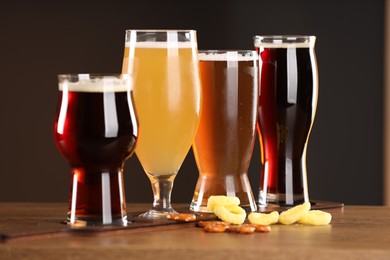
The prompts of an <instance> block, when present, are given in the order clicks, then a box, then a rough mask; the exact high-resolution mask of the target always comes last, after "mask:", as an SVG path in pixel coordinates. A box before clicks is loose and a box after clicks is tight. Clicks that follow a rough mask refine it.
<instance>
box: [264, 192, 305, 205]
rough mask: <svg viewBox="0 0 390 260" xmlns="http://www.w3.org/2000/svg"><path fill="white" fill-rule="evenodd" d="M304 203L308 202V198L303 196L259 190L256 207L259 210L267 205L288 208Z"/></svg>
mask: <svg viewBox="0 0 390 260" xmlns="http://www.w3.org/2000/svg"><path fill="white" fill-rule="evenodd" d="M306 201H309V198H308V196H307V195H304V194H285V193H269V192H268V193H266V192H264V191H262V190H260V191H259V199H258V201H257V206H258V207H259V208H263V207H266V206H268V205H278V206H283V207H285V206H287V207H289V206H296V205H300V204H302V203H304V202H306Z"/></svg>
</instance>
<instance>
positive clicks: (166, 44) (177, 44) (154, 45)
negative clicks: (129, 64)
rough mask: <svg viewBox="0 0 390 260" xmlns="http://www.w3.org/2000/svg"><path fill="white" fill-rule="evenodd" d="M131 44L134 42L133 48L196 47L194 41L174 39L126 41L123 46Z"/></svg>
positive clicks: (127, 46)
mask: <svg viewBox="0 0 390 260" xmlns="http://www.w3.org/2000/svg"><path fill="white" fill-rule="evenodd" d="M132 44H134V47H135V48H150V49H165V48H167V47H168V48H183V49H186V48H193V47H197V44H196V42H176V41H168V42H134V43H132V42H126V43H125V47H126V48H129V47H130V46H131V45H132Z"/></svg>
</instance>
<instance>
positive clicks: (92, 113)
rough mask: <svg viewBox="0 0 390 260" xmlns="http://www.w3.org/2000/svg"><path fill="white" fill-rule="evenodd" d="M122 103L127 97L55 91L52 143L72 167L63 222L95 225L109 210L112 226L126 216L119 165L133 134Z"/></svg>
mask: <svg viewBox="0 0 390 260" xmlns="http://www.w3.org/2000/svg"><path fill="white" fill-rule="evenodd" d="M128 98H129V96H128V93H127V92H110V93H94V92H72V91H64V92H63V91H60V95H59V103H58V104H59V105H58V109H57V113H56V119H55V124H54V140H55V143H56V145H57V148H58V150H59V151H60V152H61V153H62V155H63V156H64V157H65V159H66V160H67V161H68V162H69V164H70V165H71V167H72V184H71V193H70V194H71V197H70V200H69V213H68V218H70V217H71V215H72V214H73V218H75V219H76V220H81V221H82V220H88V221H91V220H92V221H96V222H101V221H102V220H101V218H102V215H103V213H104V212H103V211H104V210H109V211H110V212H109V213H107V212H106V215H107V214H108V215H111V217H112V221H113V222H115V219H118V220H121V219H122V216H123V214H126V201H125V198H124V197H121V194H122V196H123V194H124V193H121V191H123V186H122V185H123V162H124V160H126V159H127V158H128V157H130V155H131V154H132V152H133V149H134V147H135V142H136V132H137V131H136V128H137V126H136V125H134V122H135V121H134V119H132V115H131V111H130V109H129V104H128V102H129V101H128ZM107 200H108V201H107ZM104 203H106V205H110V209H104V208H103V204H104ZM107 224H109V223H107Z"/></svg>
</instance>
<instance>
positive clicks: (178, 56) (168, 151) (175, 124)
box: [122, 30, 201, 218]
mask: <svg viewBox="0 0 390 260" xmlns="http://www.w3.org/2000/svg"><path fill="white" fill-rule="evenodd" d="M198 66H199V64H198V50H197V41H196V32H195V31H192V30H179V31H174V30H166V31H164V30H157V31H156V30H127V31H126V43H125V53H124V59H123V68H122V71H123V73H128V74H130V75H131V76H132V85H133V88H134V102H135V106H136V110H137V116H138V119H139V124H140V128H139V138H138V141H137V148H136V151H135V152H136V154H137V157H138V159H139V160H140V162H141V164H142V166H143V168H144V170H145V172H146V175H147V176H148V178H149V179H150V181H151V184H152V189H153V194H154V202H153V206H152V208H151V209H150V210H149V211H148V212H146V213H145V214H143V215H142V216H143V217H146V218H159V217H165V215H166V214H168V213H173V212H175V211H174V209H173V208H172V206H171V191H172V187H173V182H174V179H175V176H176V174H177V172H178V171H179V168H180V166H181V165H182V163H183V161H184V158H185V157H186V155H187V153H188V151H189V149H190V148H191V144H192V142H193V139H194V136H195V133H196V130H197V128H198V124H199V113H200V104H201V103H200V101H201V96H200V80H199V68H198Z"/></svg>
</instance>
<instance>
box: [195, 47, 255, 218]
mask: <svg viewBox="0 0 390 260" xmlns="http://www.w3.org/2000/svg"><path fill="white" fill-rule="evenodd" d="M199 64H200V72H201V83H202V94H203V99H202V112H201V117H200V125H199V129H198V132H197V134H196V138H195V142H194V144H193V149H194V154H195V158H196V163H197V165H198V169H199V178H198V182H197V185H196V189H195V192H194V196H193V200H192V203H191V206H190V209H191V210H193V211H202V212H206V211H207V210H208V209H207V200H208V198H209V197H210V196H211V195H227V196H236V197H238V198H239V199H240V201H241V206H242V207H244V208H246V209H247V210H251V211H254V210H256V202H255V199H254V197H253V194H252V189H251V186H250V183H249V180H248V175H247V171H248V167H249V164H250V161H251V157H252V151H253V146H254V141H255V134H256V132H255V131H256V130H255V129H256V114H257V113H256V112H257V104H258V103H257V102H258V80H257V73H258V72H257V69H258V67H257V64H258V55H257V53H256V52H255V51H200V52H199Z"/></svg>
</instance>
